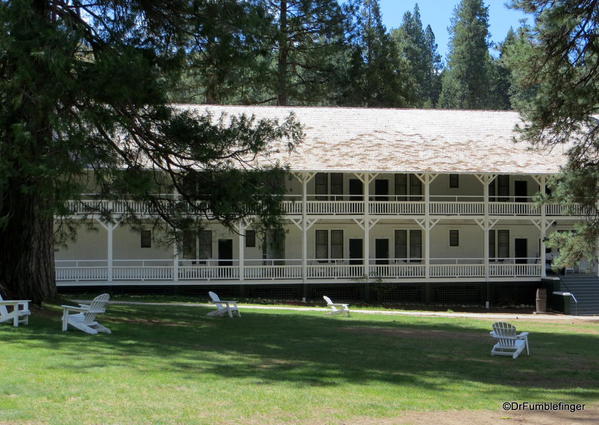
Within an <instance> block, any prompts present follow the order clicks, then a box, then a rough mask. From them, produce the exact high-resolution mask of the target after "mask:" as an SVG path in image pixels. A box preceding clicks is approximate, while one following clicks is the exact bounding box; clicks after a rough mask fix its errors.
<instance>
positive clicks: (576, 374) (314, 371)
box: [0, 305, 599, 400]
mask: <svg viewBox="0 0 599 425" xmlns="http://www.w3.org/2000/svg"><path fill="white" fill-rule="evenodd" d="M208 311H209V310H208V309H205V308H198V307H150V306H121V305H120V306H110V309H109V312H108V314H107V315H105V316H104V317H102V318H101V322H102V323H103V324H105V325H107V326H109V327H110V328H111V329H112V330H113V334H112V335H97V336H92V335H86V334H83V333H81V332H78V331H74V330H73V331H71V330H70V331H69V332H66V333H63V332H61V331H60V320H59V317H58V312H50V313H48V312H44V313H43V314H34V316H33V317H32V319H31V325H30V326H28V327H21V328H18V329H14V328H11V327H8V326H2V327H0V338H1V339H2V340H3V342H4V343H8V344H19V345H20V346H24V347H26V348H27V349H32V350H33V349H36V348H41V349H47V350H55V351H56V353H57V354H59V356H57V360H56V361H55V362H54V363H53V364H52V365H51V366H50V367H52V368H57V369H63V368H66V369H73V370H77V373H86V371H89V370H92V369H95V368H106V367H124V368H133V369H137V370H139V371H140V372H142V373H143V372H151V371H156V370H160V371H164V372H168V373H172V374H176V375H178V376H179V377H181V378H183V379H189V380H201V379H205V378H206V377H207V376H212V377H218V378H234V379H239V380H245V381H247V382H249V383H252V384H269V383H274V382H286V383H291V384H293V385H297V386H336V385H342V384H346V383H349V384H360V385H367V384H385V385H391V386H394V385H398V386H401V385H404V386H410V387H414V388H419V389H422V390H429V391H452V388H455V386H456V385H463V386H466V387H468V386H474V387H477V388H478V390H477V391H478V392H479V393H480V392H483V393H484V392H485V391H488V393H489V395H490V396H492V395H494V396H495V397H497V393H498V390H499V391H503V392H505V393H506V394H509V395H510V396H511V397H512V399H527V400H534V399H541V400H546V398H547V397H546V396H547V391H548V390H549V392H550V393H551V394H552V396H555V397H556V398H557V399H560V397H561V399H563V400H565V399H568V397H571V396H573V394H574V393H575V395H576V397H577V398H578V399H585V400H599V360H598V359H597V355H596V353H597V352H598V351H599V337H597V336H596V335H589V334H567V333H552V332H550V331H546V332H533V333H531V336H530V342H531V350H532V356H530V357H527V356H526V355H525V354H523V355H522V356H521V357H520V358H519V359H517V360H512V359H511V358H509V357H491V356H490V349H491V346H492V344H493V340H492V339H491V338H490V337H489V336H488V329H485V330H483V329H481V324H480V323H476V322H474V321H473V322H471V325H468V322H467V321H455V322H450V323H447V322H442V323H440V322H433V321H431V320H418V319H414V318H409V319H408V318H401V317H398V318H397V319H396V320H386V321H385V320H380V319H379V320H376V319H368V318H366V317H365V316H363V315H359V316H358V317H352V318H349V319H345V318H339V317H337V318H335V317H330V316H326V315H324V314H322V315H321V314H313V313H311V314H306V313H291V312H277V313H257V312H246V311H243V313H242V314H243V317H242V318H241V319H235V320H230V319H228V318H208V317H206V313H207V312H208ZM487 386H488V389H487ZM498 386H501V387H498Z"/></svg>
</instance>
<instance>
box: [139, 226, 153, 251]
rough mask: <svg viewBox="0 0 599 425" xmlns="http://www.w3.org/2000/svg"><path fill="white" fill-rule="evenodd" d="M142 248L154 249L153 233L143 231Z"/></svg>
mask: <svg viewBox="0 0 599 425" xmlns="http://www.w3.org/2000/svg"><path fill="white" fill-rule="evenodd" d="M141 247H142V248H152V231H151V230H142V231H141Z"/></svg>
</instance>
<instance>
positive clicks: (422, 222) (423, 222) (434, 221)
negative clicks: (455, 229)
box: [414, 218, 441, 231]
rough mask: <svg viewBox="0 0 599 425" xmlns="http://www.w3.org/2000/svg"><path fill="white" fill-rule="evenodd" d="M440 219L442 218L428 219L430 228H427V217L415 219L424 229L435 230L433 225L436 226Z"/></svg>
mask: <svg viewBox="0 0 599 425" xmlns="http://www.w3.org/2000/svg"><path fill="white" fill-rule="evenodd" d="M440 220H441V219H439V218H433V219H430V220H429V221H428V228H427V221H426V219H425V218H416V219H415V220H414V221H416V223H417V224H418V225H419V226H420V227H421V228H422V230H428V231H431V230H433V227H435V226H436V225H437V223H438V222H439V221H440Z"/></svg>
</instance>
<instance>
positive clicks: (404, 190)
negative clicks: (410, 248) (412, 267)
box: [395, 174, 408, 258]
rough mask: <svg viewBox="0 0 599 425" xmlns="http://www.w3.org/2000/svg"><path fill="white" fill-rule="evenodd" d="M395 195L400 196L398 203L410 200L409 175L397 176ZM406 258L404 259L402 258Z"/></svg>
mask: <svg viewBox="0 0 599 425" xmlns="http://www.w3.org/2000/svg"><path fill="white" fill-rule="evenodd" d="M395 195H397V196H398V198H397V199H398V201H407V200H408V175H407V174H396V175H395ZM402 258H404V257H402Z"/></svg>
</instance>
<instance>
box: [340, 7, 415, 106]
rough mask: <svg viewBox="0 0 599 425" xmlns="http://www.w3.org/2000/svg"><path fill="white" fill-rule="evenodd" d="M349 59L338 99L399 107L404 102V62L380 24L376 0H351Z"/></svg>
mask: <svg viewBox="0 0 599 425" xmlns="http://www.w3.org/2000/svg"><path fill="white" fill-rule="evenodd" d="M352 10H353V11H354V14H353V22H352V27H351V29H350V41H349V42H350V44H351V60H350V65H349V69H348V72H347V75H346V79H345V82H344V84H343V85H344V87H345V90H344V92H343V93H342V95H341V99H340V101H339V103H341V104H346V105H352V106H370V107H401V106H405V105H406V104H407V97H408V96H407V95H408V82H407V81H406V76H407V75H408V73H407V66H406V62H405V61H403V60H402V59H401V58H400V56H399V52H398V50H397V47H396V45H395V43H393V42H392V39H391V35H390V34H389V33H388V32H387V29H386V28H385V25H383V21H382V17H381V9H380V5H379V2H378V0H354V1H353V2H352Z"/></svg>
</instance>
